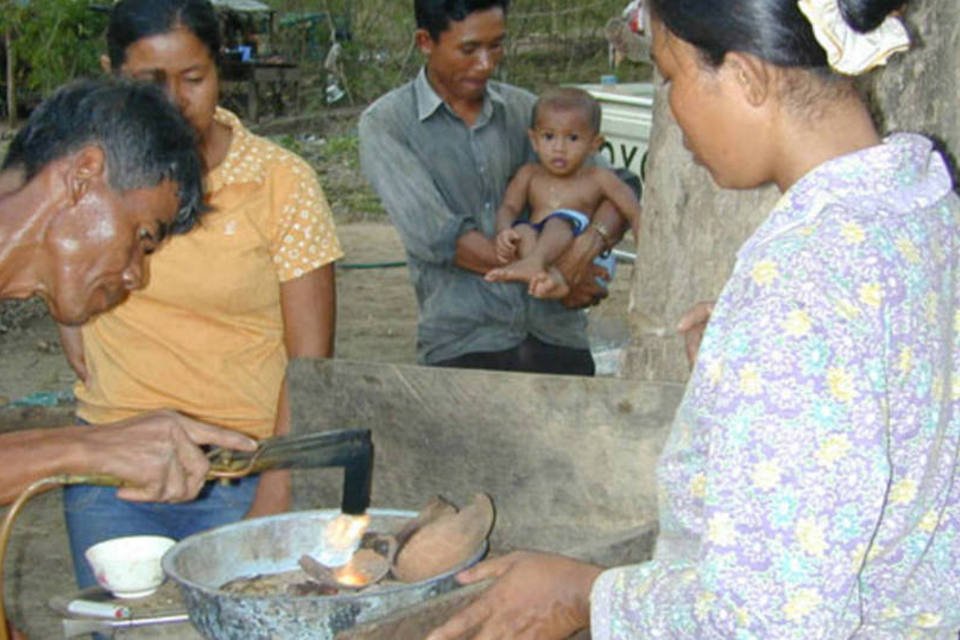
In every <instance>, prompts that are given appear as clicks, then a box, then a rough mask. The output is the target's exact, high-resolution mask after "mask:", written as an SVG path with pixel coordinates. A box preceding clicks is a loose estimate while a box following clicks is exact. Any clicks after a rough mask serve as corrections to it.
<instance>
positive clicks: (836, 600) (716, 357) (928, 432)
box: [431, 0, 960, 640]
mask: <svg viewBox="0 0 960 640" xmlns="http://www.w3.org/2000/svg"><path fill="white" fill-rule="evenodd" d="M901 4H902V0H839V1H838V0H800V1H799V2H797V1H796V0H743V1H741V2H735V3H734V2H726V1H711V0H652V1H651V5H652V7H651V13H652V18H653V48H652V51H653V55H654V59H655V62H656V65H657V68H658V70H659V71H660V74H661V75H662V76H663V80H664V82H666V83H667V84H668V85H669V96H670V106H671V110H672V112H673V114H674V116H675V118H676V120H677V122H678V123H679V124H680V127H681V128H682V129H683V132H684V140H685V144H686V146H687V147H688V148H689V149H690V150H691V152H692V153H693V155H694V157H695V158H696V160H697V161H698V162H700V163H702V164H703V165H704V166H706V167H707V169H708V170H709V171H710V173H711V175H712V176H713V179H714V180H715V181H716V182H717V184H719V185H720V186H723V187H727V188H738V189H745V188H752V187H756V186H759V185H762V184H765V183H769V182H773V183H775V184H776V185H777V186H778V187H779V188H780V190H781V192H782V193H783V197H782V198H781V199H780V201H779V202H778V203H777V205H776V206H775V207H774V209H773V211H772V212H771V213H770V215H769V217H768V218H767V219H766V221H765V222H764V223H763V224H761V225H760V227H759V228H758V229H757V231H756V232H755V233H754V235H753V236H752V237H751V238H750V239H749V240H748V241H747V242H746V244H744V246H743V247H742V248H741V249H740V251H739V253H738V254H737V262H736V266H735V268H734V271H733V273H732V275H731V277H730V280H729V281H728V282H727V284H726V286H725V288H724V290H723V292H722V293H721V295H720V297H719V299H718V300H717V303H716V306H715V308H714V310H713V315H712V317H711V320H710V323H709V326H708V328H707V331H706V333H705V335H704V337H703V343H702V345H701V347H700V352H699V356H698V358H697V361H696V364H695V368H694V371H693V374H692V377H691V380H690V383H689V385H688V388H687V393H686V397H685V398H684V400H683V402H682V404H681V407H680V409H679V411H678V414H677V417H676V420H675V423H674V426H673V431H672V433H671V437H670V439H669V441H668V443H667V446H666V449H665V450H664V452H663V455H662V457H661V459H660V461H659V466H658V479H659V490H660V526H661V533H660V537H659V540H658V543H657V548H656V552H655V554H654V558H653V560H651V561H650V562H647V563H644V564H640V565H636V566H630V567H619V568H615V569H610V570H607V571H603V570H602V569H601V568H600V567H593V566H590V565H586V564H582V563H578V562H574V561H572V560H569V559H566V558H562V557H560V556H550V555H542V554H530V553H526V554H514V555H511V556H506V557H503V558H499V559H495V560H492V561H490V562H487V563H483V564H481V565H479V566H477V567H476V568H474V569H473V570H471V571H469V572H466V573H465V574H464V575H463V576H461V579H463V580H464V581H467V582H471V581H475V580H478V579H481V578H484V577H490V576H496V577H498V578H499V579H498V580H497V582H496V583H495V584H494V586H493V587H491V588H490V589H489V590H488V591H487V592H486V593H485V595H484V596H483V597H482V598H480V599H479V600H478V601H477V602H476V603H475V604H474V605H472V606H471V607H469V608H467V609H465V610H464V611H463V612H461V613H460V614H458V615H457V616H455V617H454V618H453V619H452V620H451V621H450V622H448V623H447V624H446V625H445V626H444V627H442V628H441V629H440V630H438V631H437V632H435V633H434V634H432V635H431V640H440V639H445V638H454V637H460V635H462V634H464V633H466V632H467V630H468V629H471V628H480V629H482V631H481V633H480V634H479V635H478V636H476V637H479V638H505V637H517V636H521V637H537V638H550V637H556V638H562V637H566V636H567V635H569V634H570V633H571V632H573V631H575V630H576V629H578V628H581V627H585V626H587V625H588V624H590V626H591V631H592V636H593V637H594V638H595V639H599V638H604V639H605V638H668V637H669V638H764V639H766V638H871V639H873V638H906V637H914V636H923V637H935V638H950V639H951V640H953V639H956V638H957V632H958V628H960V481H958V480H957V478H956V470H957V465H958V446H960V380H958V377H957V373H956V372H957V371H960V338H958V333H960V314H958V311H957V306H956V299H957V295H958V280H957V268H958V256H960V202H958V199H957V197H956V195H955V194H954V193H953V191H952V188H953V185H952V184H951V179H950V175H949V172H948V170H947V167H946V166H945V163H944V160H943V158H942V157H941V155H940V154H939V153H937V152H936V151H934V150H933V148H932V145H931V143H930V141H928V140H927V139H925V138H922V137H920V136H916V135H909V134H898V135H892V136H890V137H887V138H885V139H881V137H880V135H879V134H878V132H877V130H876V128H875V126H874V124H873V122H872V120H871V118H870V115H869V113H868V110H867V107H866V105H865V104H864V102H863V100H862V99H861V98H860V96H859V95H858V94H857V92H856V90H855V88H854V87H853V84H852V82H851V80H850V77H851V76H856V75H858V74H860V73H863V72H865V71H866V70H868V69H870V68H872V67H874V66H876V65H878V64H882V63H883V62H884V61H885V60H886V59H887V57H888V56H889V55H890V54H891V53H894V52H896V51H900V50H903V49H905V48H907V46H908V40H907V37H906V31H905V30H904V27H903V25H902V24H901V23H900V20H899V18H898V17H897V16H896V15H894V14H895V12H897V11H898V10H899V9H900V6H899V5H901Z"/></svg>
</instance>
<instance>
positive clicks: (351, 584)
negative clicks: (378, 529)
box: [299, 549, 390, 591]
mask: <svg viewBox="0 0 960 640" xmlns="http://www.w3.org/2000/svg"><path fill="white" fill-rule="evenodd" d="M299 564H300V568H301V569H303V571H304V573H306V574H307V575H308V576H310V579H311V580H313V581H314V582H316V583H317V584H319V585H321V586H324V587H333V588H335V589H339V590H345V591H357V590H358V589H363V588H364V587H368V586H370V585H371V584H375V583H377V582H380V581H381V580H382V579H383V578H384V577H385V576H386V575H387V573H389V571H390V561H389V560H388V559H387V558H385V557H384V556H382V555H380V554H379V553H377V552H376V551H374V550H373V549H358V550H357V551H356V552H355V553H354V554H353V556H351V558H350V561H349V562H347V564H345V565H343V566H341V567H328V566H327V565H325V564H323V563H322V562H319V561H318V560H317V559H316V558H314V557H313V556H311V555H309V554H303V555H302V556H300V561H299Z"/></svg>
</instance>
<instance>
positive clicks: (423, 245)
mask: <svg viewBox="0 0 960 640" xmlns="http://www.w3.org/2000/svg"><path fill="white" fill-rule="evenodd" d="M535 100H536V97H535V96H534V95H533V94H531V93H530V92H528V91H525V90H523V89H520V88H518V87H513V86H511V85H508V84H503V83H499V82H493V81H491V82H490V83H488V86H487V92H486V96H485V97H484V102H483V110H482V112H481V115H480V117H479V118H478V119H477V121H476V123H475V124H474V125H473V126H468V125H467V124H466V123H465V122H463V120H461V119H460V118H459V116H457V115H456V114H455V113H454V112H453V111H452V110H451V109H450V108H449V107H448V106H447V105H446V104H445V103H444V102H443V100H441V98H440V96H438V95H437V93H436V92H435V91H434V90H433V88H432V87H431V86H430V83H429V82H428V81H427V77H426V73H425V71H424V70H423V69H421V71H420V73H419V75H418V76H417V77H416V78H415V79H414V80H413V81H411V82H409V83H407V84H405V85H403V86H401V87H399V88H397V89H394V90H393V91H391V92H390V93H388V94H386V95H384V96H383V97H381V98H380V99H379V100H377V101H376V102H375V103H374V104H372V105H371V106H370V107H369V108H368V109H367V110H366V111H365V112H364V113H363V115H362V117H361V118H360V163H361V166H362V169H363V172H364V175H366V177H367V179H368V180H369V181H370V183H371V184H372V185H373V187H374V189H376V191H377V193H378V194H379V195H380V198H381V199H382V200H383V204H384V207H385V208H386V210H387V213H388V214H389V215H390V219H391V221H392V222H393V224H394V226H395V227H396V228H397V230H398V232H399V233H400V237H401V239H402V240H403V244H404V246H405V247H406V251H407V261H408V264H409V265H410V279H411V281H412V282H413V286H414V289H415V291H416V295H417V303H418V305H419V307H420V321H419V325H418V327H417V359H418V361H419V362H421V363H426V364H431V363H435V362H438V361H441V360H447V359H450V358H454V357H456V356H459V355H462V354H465V353H475V352H482V351H501V350H504V349H509V348H512V347H514V346H516V345H517V344H519V343H520V342H521V341H522V340H523V339H524V338H525V337H526V336H527V334H528V333H529V334H533V335H534V336H536V337H537V338H539V339H541V340H543V341H544V342H547V343H550V344H554V345H560V346H564V347H574V348H578V349H587V348H588V343H587V338H586V332H585V329H586V317H585V315H584V313H583V312H581V311H571V310H568V309H566V308H565V307H564V306H563V305H561V304H560V303H559V302H556V301H546V300H537V299H536V298H532V297H530V296H528V295H527V293H526V285H524V284H518V283H491V282H486V281H485V280H484V279H483V277H482V276H480V275H478V274H476V273H473V272H470V271H466V270H464V269H461V268H459V267H456V266H454V264H453V259H454V254H455V252H456V242H457V238H459V237H460V236H461V235H463V234H464V233H465V232H467V231H471V230H478V231H480V232H482V233H483V234H485V235H487V236H492V235H493V232H494V222H495V217H496V211H497V207H498V206H499V204H500V198H501V196H502V195H503V192H504V190H505V189H506V187H507V182H509V180H510V178H511V177H512V176H513V174H514V173H515V172H516V171H517V169H518V168H519V167H520V166H521V165H523V164H526V163H527V162H532V161H534V160H535V156H534V154H533V151H532V149H531V148H530V143H529V141H528V139H527V129H528V128H529V124H530V116H531V110H532V109H533V103H534V101H535Z"/></svg>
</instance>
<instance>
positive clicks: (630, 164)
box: [576, 82, 654, 181]
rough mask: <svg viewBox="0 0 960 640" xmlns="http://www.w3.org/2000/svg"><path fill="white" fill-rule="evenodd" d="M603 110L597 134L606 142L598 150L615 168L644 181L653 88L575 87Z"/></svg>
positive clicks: (645, 85)
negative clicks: (588, 94)
mask: <svg viewBox="0 0 960 640" xmlns="http://www.w3.org/2000/svg"><path fill="white" fill-rule="evenodd" d="M576 86H578V87H579V88H581V89H584V90H585V91H587V92H589V93H590V95H592V96H593V97H594V98H596V99H597V101H598V102H599V103H600V106H601V107H602V108H603V119H602V121H601V123H600V133H602V134H603V137H604V138H605V142H604V143H603V147H601V149H600V151H601V153H603V154H604V155H606V157H607V160H609V161H610V164H611V166H613V167H614V168H623V169H627V170H629V171H631V172H633V173H635V174H637V175H638V176H640V179H641V181H642V180H643V161H644V158H645V157H646V153H647V143H648V142H649V140H650V125H651V123H652V121H653V93H654V89H653V85H652V84H650V83H649V82H625V83H623V84H578V85H576Z"/></svg>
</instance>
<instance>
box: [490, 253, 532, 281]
mask: <svg viewBox="0 0 960 640" xmlns="http://www.w3.org/2000/svg"><path fill="white" fill-rule="evenodd" d="M545 274H546V270H545V269H544V266H543V264H542V263H541V262H540V261H539V260H535V259H533V258H524V259H522V260H517V261H516V262H513V263H511V264H508V265H507V266H505V267H500V268H499V269H492V270H490V271H488V272H487V275H486V276H484V278H485V279H486V280H487V281H488V282H530V280H531V278H533V277H534V276H537V275H545Z"/></svg>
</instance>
